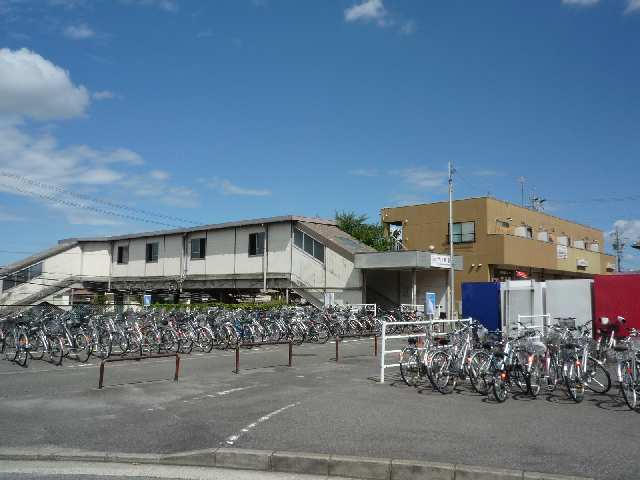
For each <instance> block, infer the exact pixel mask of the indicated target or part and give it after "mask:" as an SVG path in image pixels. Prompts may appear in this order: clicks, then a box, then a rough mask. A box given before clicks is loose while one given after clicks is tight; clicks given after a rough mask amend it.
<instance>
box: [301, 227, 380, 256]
mask: <svg viewBox="0 0 640 480" xmlns="http://www.w3.org/2000/svg"><path fill="white" fill-rule="evenodd" d="M297 225H298V226H300V227H301V228H300V229H301V230H303V231H304V232H305V233H308V234H309V235H311V236H312V237H316V238H318V240H322V243H324V244H326V245H328V246H330V247H331V249H332V250H335V251H336V252H338V253H340V254H341V255H344V256H345V257H346V258H348V259H350V260H352V261H353V258H354V255H355V254H356V253H365V252H375V251H376V250H375V249H374V248H372V247H370V246H369V245H365V244H364V243H362V242H361V241H360V240H358V239H356V238H354V237H352V236H351V235H349V234H348V233H346V232H344V231H342V230H340V229H339V228H338V227H337V226H336V225H329V224H321V223H310V222H306V221H299V222H298V224H297Z"/></svg>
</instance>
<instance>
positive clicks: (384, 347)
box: [380, 320, 387, 383]
mask: <svg viewBox="0 0 640 480" xmlns="http://www.w3.org/2000/svg"><path fill="white" fill-rule="evenodd" d="M380 344H381V347H382V348H381V350H380V383H384V352H386V351H387V322H386V321H384V320H383V321H382V340H380Z"/></svg>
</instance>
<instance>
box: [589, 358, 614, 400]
mask: <svg viewBox="0 0 640 480" xmlns="http://www.w3.org/2000/svg"><path fill="white" fill-rule="evenodd" d="M586 384H587V388H588V389H589V390H591V391H592V392H595V393H607V392H608V391H609V390H610V389H611V375H609V372H608V371H607V369H606V368H604V366H603V365H602V363H601V362H599V361H598V360H596V359H595V358H593V357H589V358H588V359H587V379H586Z"/></svg>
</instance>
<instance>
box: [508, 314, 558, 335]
mask: <svg viewBox="0 0 640 480" xmlns="http://www.w3.org/2000/svg"><path fill="white" fill-rule="evenodd" d="M537 320H539V321H537ZM550 320H551V316H550V315H549V314H548V313H545V314H539V315H518V324H517V325H516V329H517V330H518V331H520V329H522V328H529V329H536V330H541V331H542V333H546V332H547V327H548V326H549V324H550V323H549V322H550ZM521 324H522V325H526V326H525V327H523V326H522V325H521Z"/></svg>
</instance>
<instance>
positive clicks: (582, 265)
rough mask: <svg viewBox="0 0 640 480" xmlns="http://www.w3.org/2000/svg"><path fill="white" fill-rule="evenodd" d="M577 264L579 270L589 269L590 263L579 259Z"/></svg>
mask: <svg viewBox="0 0 640 480" xmlns="http://www.w3.org/2000/svg"><path fill="white" fill-rule="evenodd" d="M576 264H577V266H578V268H587V267H588V266H589V262H588V261H587V260H585V259H584V258H579V259H578V261H577V262H576Z"/></svg>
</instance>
